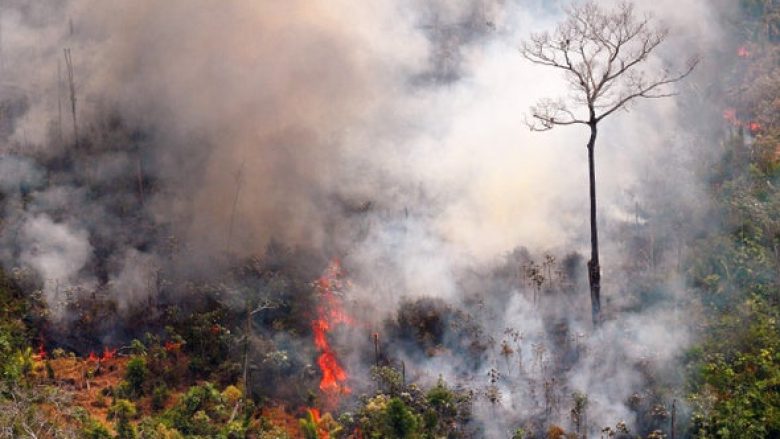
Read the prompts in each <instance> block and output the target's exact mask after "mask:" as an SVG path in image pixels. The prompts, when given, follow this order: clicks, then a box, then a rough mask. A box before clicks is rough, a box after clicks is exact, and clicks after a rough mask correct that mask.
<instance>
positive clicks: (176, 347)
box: [164, 341, 181, 352]
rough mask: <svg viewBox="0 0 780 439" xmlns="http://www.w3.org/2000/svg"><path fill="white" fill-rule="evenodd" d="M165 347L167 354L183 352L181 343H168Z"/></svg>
mask: <svg viewBox="0 0 780 439" xmlns="http://www.w3.org/2000/svg"><path fill="white" fill-rule="evenodd" d="M164 347H165V350H166V351H167V352H179V351H180V350H181V342H180V341H179V342H173V341H166V342H165V346H164Z"/></svg>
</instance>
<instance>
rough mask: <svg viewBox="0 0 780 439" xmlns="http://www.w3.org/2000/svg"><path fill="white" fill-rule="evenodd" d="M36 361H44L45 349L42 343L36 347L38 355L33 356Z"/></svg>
mask: <svg viewBox="0 0 780 439" xmlns="http://www.w3.org/2000/svg"><path fill="white" fill-rule="evenodd" d="M33 358H34V359H35V360H36V361H43V360H45V359H46V348H45V347H44V346H43V343H41V344H39V345H38V353H37V354H35V355H34V356H33Z"/></svg>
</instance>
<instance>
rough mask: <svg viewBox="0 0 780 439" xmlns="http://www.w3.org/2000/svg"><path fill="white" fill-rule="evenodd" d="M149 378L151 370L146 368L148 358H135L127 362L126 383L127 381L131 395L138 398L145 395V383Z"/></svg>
mask: <svg viewBox="0 0 780 439" xmlns="http://www.w3.org/2000/svg"><path fill="white" fill-rule="evenodd" d="M147 376H149V369H148V368H147V367H146V358H144V357H133V358H132V359H131V360H130V361H128V362H127V370H126V371H125V381H127V384H128V386H129V390H130V394H131V395H133V396H134V397H138V396H141V395H143V394H144V383H145V382H146V378H147Z"/></svg>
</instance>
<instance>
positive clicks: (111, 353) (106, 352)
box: [100, 347, 116, 361]
mask: <svg viewBox="0 0 780 439" xmlns="http://www.w3.org/2000/svg"><path fill="white" fill-rule="evenodd" d="M115 356H116V349H110V348H108V347H104V348H103V356H102V357H101V358H100V360H101V361H105V360H110V359H112V358H114V357H115Z"/></svg>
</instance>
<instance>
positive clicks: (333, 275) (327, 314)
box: [312, 259, 352, 398]
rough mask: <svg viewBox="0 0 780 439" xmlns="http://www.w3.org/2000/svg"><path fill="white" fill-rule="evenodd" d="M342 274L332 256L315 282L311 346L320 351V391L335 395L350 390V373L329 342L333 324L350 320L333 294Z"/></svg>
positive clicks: (339, 265)
mask: <svg viewBox="0 0 780 439" xmlns="http://www.w3.org/2000/svg"><path fill="white" fill-rule="evenodd" d="M341 276H342V272H341V264H340V263H339V261H338V260H335V259H334V260H333V261H331V263H330V264H329V265H328V268H327V269H326V270H325V273H323V275H322V276H321V277H320V278H319V279H318V280H317V281H316V282H315V288H316V289H317V294H318V296H319V298H320V304H319V305H318V306H317V318H316V319H315V320H314V321H312V332H313V334H314V345H315V346H316V347H317V350H318V351H320V355H319V356H318V357H317V365H318V366H319V367H320V371H322V379H321V380H320V390H322V391H323V392H325V393H326V394H328V395H330V396H332V397H334V398H338V396H339V395H344V394H348V393H350V392H351V390H350V388H349V387H347V385H346V384H345V383H346V381H347V379H348V378H349V376H348V375H347V372H346V371H345V370H344V368H343V367H342V366H341V364H340V363H339V360H338V357H337V356H336V353H335V352H334V351H333V348H332V347H331V346H330V343H329V342H328V333H329V332H331V331H332V330H333V328H334V326H335V325H337V324H349V323H351V322H352V320H351V319H350V317H349V316H348V315H347V314H346V313H345V312H344V311H343V310H342V309H341V299H340V298H339V297H338V295H336V291H337V290H338V289H339V288H340V287H341V280H340V278H341Z"/></svg>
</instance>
